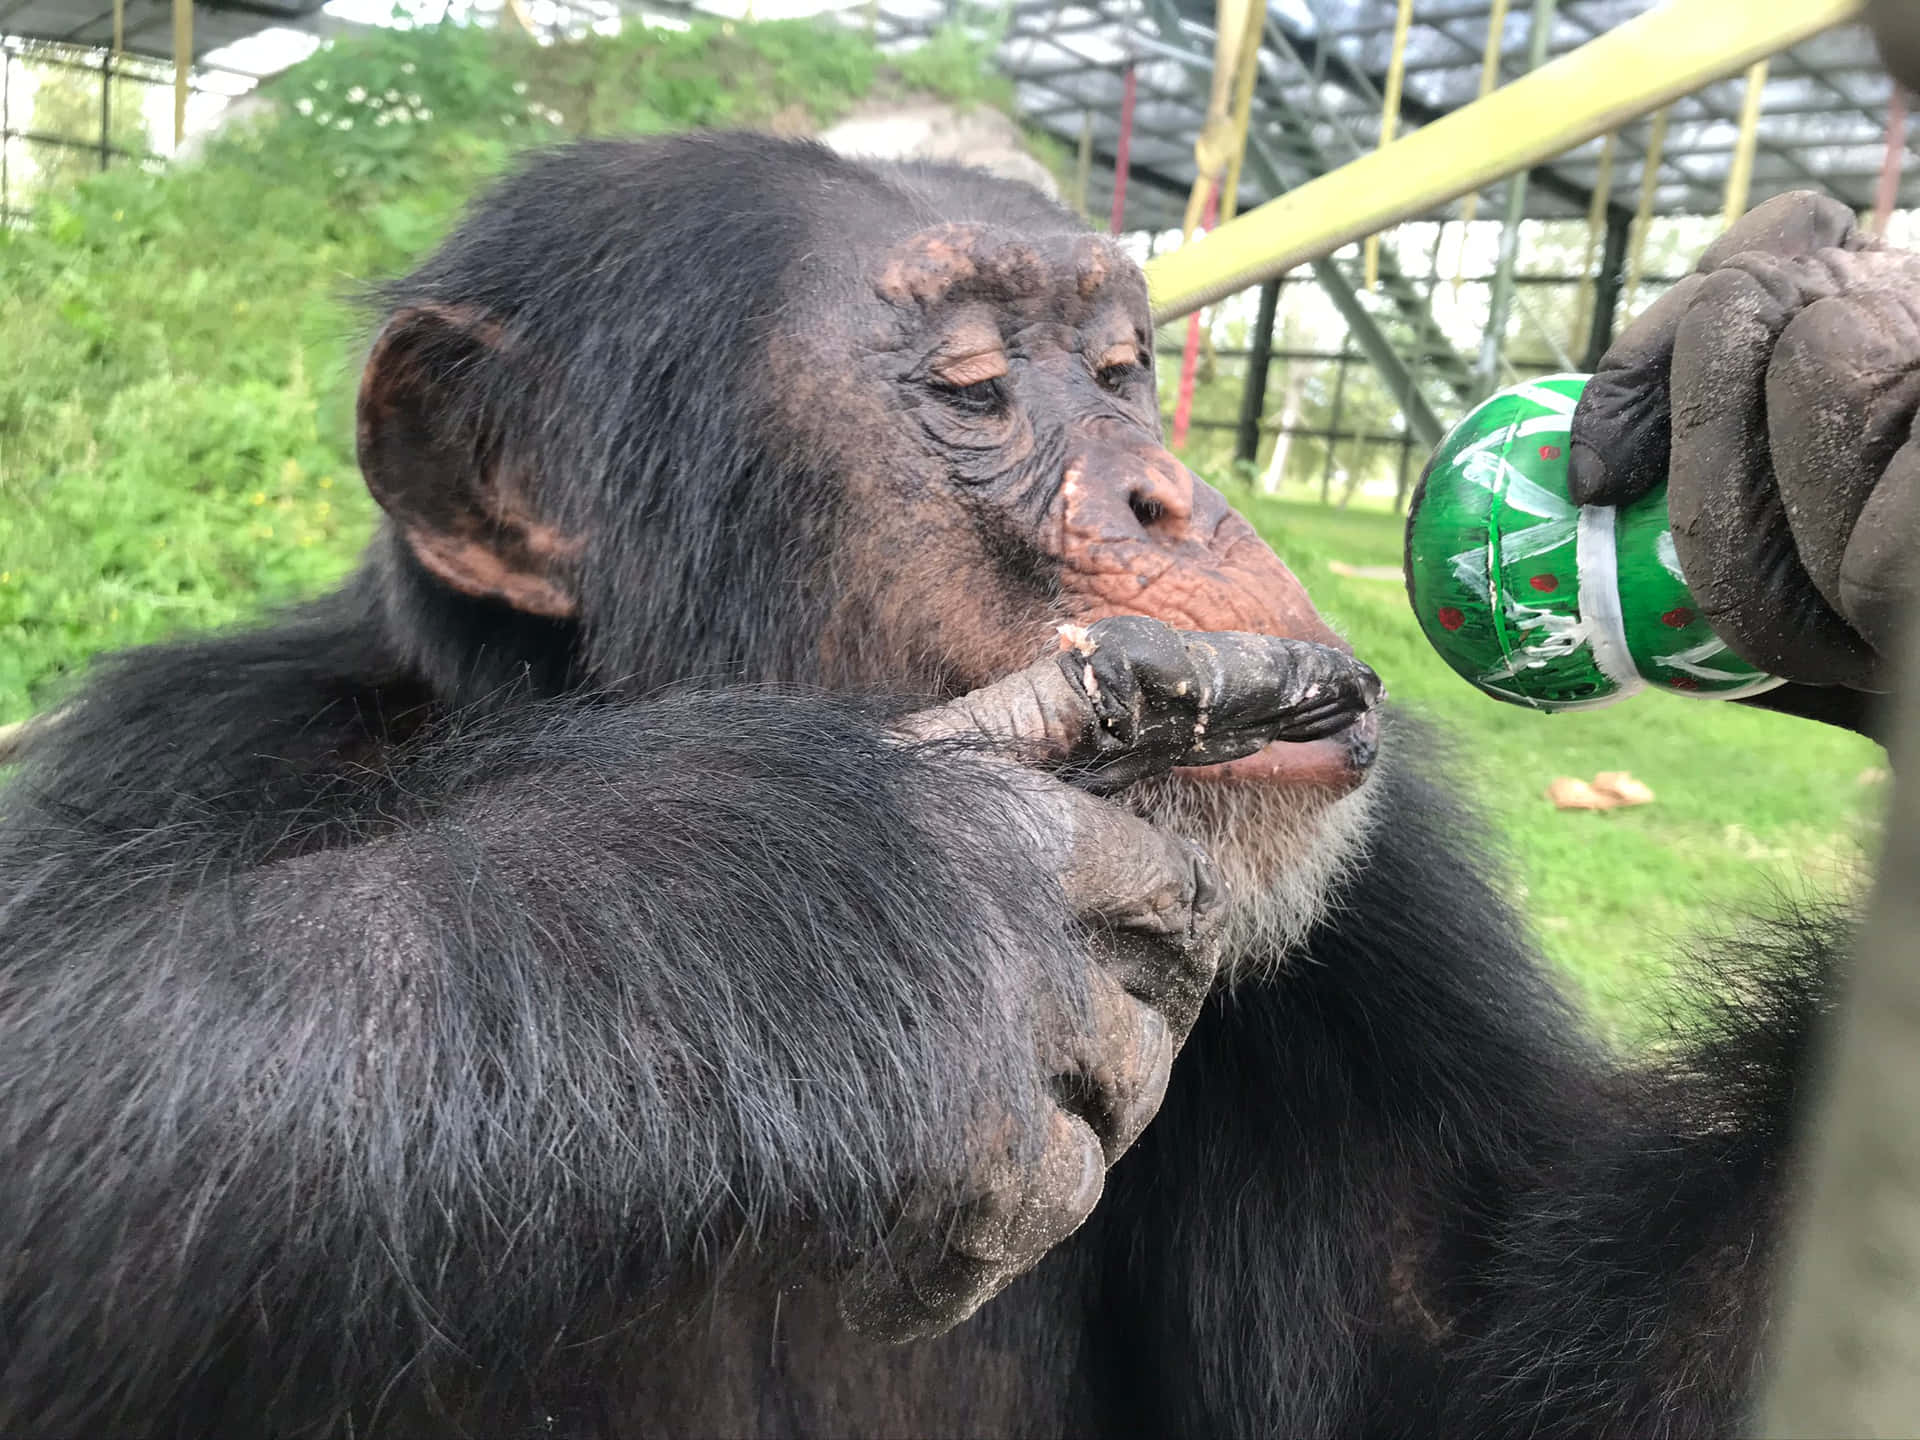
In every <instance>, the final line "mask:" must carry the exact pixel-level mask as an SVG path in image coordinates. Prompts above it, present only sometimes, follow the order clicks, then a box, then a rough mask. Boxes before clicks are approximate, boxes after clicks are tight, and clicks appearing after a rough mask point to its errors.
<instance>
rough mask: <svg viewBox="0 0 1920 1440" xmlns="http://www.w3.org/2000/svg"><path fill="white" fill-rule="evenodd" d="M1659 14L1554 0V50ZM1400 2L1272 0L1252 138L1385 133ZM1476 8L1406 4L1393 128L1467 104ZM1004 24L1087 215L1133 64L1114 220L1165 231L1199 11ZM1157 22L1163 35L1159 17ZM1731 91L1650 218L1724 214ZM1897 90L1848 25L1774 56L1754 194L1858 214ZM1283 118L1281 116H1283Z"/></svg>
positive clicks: (1915, 173)
mask: <svg viewBox="0 0 1920 1440" xmlns="http://www.w3.org/2000/svg"><path fill="white" fill-rule="evenodd" d="M1653 3H1654V0H1561V3H1560V5H1559V12H1558V14H1557V15H1556V17H1555V21H1554V28H1553V33H1552V36H1551V40H1550V43H1549V46H1548V51H1549V54H1550V55H1555V56H1557V55H1561V54H1564V53H1566V52H1567V51H1569V50H1573V49H1575V48H1578V47H1579V46H1580V45H1582V44H1585V43H1586V42H1587V41H1588V40H1590V39H1592V38H1593V37H1594V36H1595V35H1596V34H1599V33H1601V32H1602V31H1604V30H1607V29H1610V28H1612V27H1613V26H1615V25H1618V24H1620V23H1622V22H1623V21H1625V20H1627V19H1630V18H1632V17H1633V16H1635V15H1638V14H1640V13H1642V12H1644V11H1646V10H1649V9H1651V8H1652V7H1653ZM1727 3H1728V4H1730V5H1737V4H1740V3H1742V0H1727ZM1395 8H1396V7H1395V0H1276V3H1275V4H1274V5H1273V7H1272V9H1271V11H1270V13H1269V16H1268V21H1267V36H1266V40H1265V42H1264V44H1263V46H1262V51H1261V57H1260V69H1259V83H1258V86H1257V91H1256V98H1255V103H1254V118H1253V126H1252V133H1253V134H1254V135H1257V136H1260V137H1261V138H1262V139H1263V140H1264V141H1265V143H1266V144H1267V145H1268V146H1269V147H1270V149H1271V150H1272V151H1273V152H1274V153H1275V154H1276V155H1277V156H1279V157H1281V158H1284V157H1286V156H1287V155H1289V154H1292V155H1295V156H1297V157H1298V158H1300V159H1301V160H1303V161H1304V160H1308V159H1310V158H1311V157H1309V156H1306V155H1304V154H1302V153H1301V151H1300V147H1299V146H1298V145H1297V144H1296V143H1295V142H1294V141H1293V140H1291V139H1290V138H1289V134H1290V133H1292V134H1298V133H1299V129H1298V127H1299V126H1300V125H1302V124H1305V125H1307V126H1309V127H1311V128H1310V132H1309V133H1311V134H1312V136H1313V137H1314V139H1315V140H1316V142H1317V148H1318V149H1319V150H1320V151H1322V152H1331V151H1335V150H1340V149H1343V148H1344V147H1345V146H1346V144H1347V143H1348V142H1349V141H1351V142H1353V143H1356V144H1358V145H1359V146H1361V147H1365V148H1371V146H1372V145H1373V144H1374V143H1375V142H1376V140H1377V137H1378V134H1379V123H1380V115H1379V91H1380V88H1381V86H1382V84H1383V83H1384V79H1385V70H1386V67H1387V63H1388V59H1389V53H1388V52H1389V49H1390V47H1391V43H1392V32H1393V25H1394V12H1395ZM1489 11H1490V5H1489V3H1488V0H1458V3H1448V0H1421V3H1418V4H1416V6H1415V8H1414V19H1413V26H1412V31H1411V34H1410V36H1409V40H1408V46H1407V55H1406V81H1405V94H1404V99H1403V101H1402V109H1401V125H1402V128H1403V131H1404V130H1407V129H1412V128H1416V127H1418V126H1420V125H1423V124H1427V123H1430V122H1431V121H1432V120H1434V119H1437V118H1438V117H1439V116H1441V115H1445V114H1447V113H1449V112H1451V111H1453V110H1456V109H1458V108H1459V107H1461V106H1462V105H1465V104H1467V103H1469V102H1470V101H1471V100H1472V99H1473V98H1474V96H1475V94H1476V93H1477V91H1478V87H1479V77H1480V63H1481V52H1482V47H1483V46H1484V43H1485V40H1486V29H1487V21H1488V16H1489ZM1156 12H1158V14H1156ZM957 13H958V12H957V10H956V7H955V6H954V5H953V4H952V3H949V0H881V3H880V9H879V14H880V23H881V27H882V28H881V34H882V37H883V39H884V40H885V41H886V42H887V43H889V44H890V45H906V44H910V43H913V42H914V41H916V40H918V39H920V38H923V37H925V36H927V35H929V34H931V33H932V32H933V31H934V30H935V29H937V28H938V27H939V26H940V25H942V24H944V23H947V22H949V21H950V20H952V19H954V18H956V15H957ZM1005 14H1006V31H1005V35H1004V39H1003V40H1002V43H1001V46H1000V50H999V59H1000V64H1001V67H1002V69H1003V70H1004V71H1005V73H1006V75H1007V76H1008V78H1009V79H1010V80H1011V81H1012V83H1013V86H1014V94H1015V100H1016V105H1017V108H1018V109H1019V111H1020V113H1021V115H1022V117H1023V118H1024V119H1025V120H1026V121H1027V122H1028V123H1030V124H1032V125H1034V126H1035V127H1036V128H1037V129H1039V130H1041V131H1043V132H1045V133H1047V134H1049V135H1051V136H1052V137H1053V138H1055V139H1056V140H1058V141H1059V142H1060V143H1062V144H1064V145H1066V146H1068V147H1069V148H1071V147H1073V146H1075V145H1077V144H1078V142H1079V139H1080V132H1081V126H1082V124H1083V123H1087V124H1090V125H1091V127H1092V132H1093V146H1092V148H1093V155H1094V162H1095V176H1094V180H1093V182H1092V184H1091V185H1090V204H1091V203H1093V202H1095V201H1098V200H1101V199H1104V198H1105V197H1107V196H1110V195H1111V193H1112V183H1113V182H1112V163H1113V159H1112V157H1113V153H1114V149H1115V142H1116V140H1117V138H1118V122H1119V108H1120V101H1119V97H1120V88H1121V84H1122V74H1123V72H1124V70H1125V68H1126V66H1127V65H1128V64H1129V63H1130V62H1131V63H1132V64H1134V65H1135V67H1136V80H1137V85H1138V92H1137V93H1138V100H1137V105H1136V112H1135V122H1134V132H1133V166H1132V169H1133V180H1134V182H1135V183H1134V184H1133V185H1132V186H1130V187H1129V191H1128V207H1127V208H1128V223H1129V225H1130V226H1132V227H1134V228H1143V229H1163V228H1172V227H1174V226H1177V225H1178V223H1179V220H1180V215H1181V212H1182V210H1183V207H1184V199H1185V194H1186V191H1187V190H1188V188H1189V187H1190V186H1191V185H1192V182H1193V175H1194V164H1193V154H1192V150H1193V141H1194V139H1195V137H1196V136H1197V135H1198V133H1199V130H1200V125H1201V121H1202V118H1203V116H1204V96H1203V94H1199V93H1196V91H1195V89H1194V87H1192V86H1190V85H1188V84H1185V83H1183V78H1184V77H1183V76H1182V73H1181V72H1186V71H1195V72H1197V73H1199V74H1200V75H1205V74H1206V73H1208V72H1210V70H1211V66H1212V58H1213V29H1212V22H1213V7H1212V5H1211V3H1210V0H1017V3H1015V4H1013V5H1012V6H1011V7H1010V9H1008V10H1007V11H1006V12H1005ZM1169 18H1171V20H1172V22H1173V26H1174V29H1173V32H1172V33H1171V34H1169V30H1168V26H1167V25H1166V24H1165V23H1164V22H1165V21H1166V20H1167V19H1169ZM1527 24H1528V17H1527V16H1526V15H1525V14H1524V13H1521V12H1520V7H1515V11H1514V13H1512V14H1510V16H1509V18H1508V21H1507V27H1506V35H1505V46H1504V55H1503V60H1502V77H1503V79H1511V78H1514V77H1515V76H1517V75H1518V74H1519V73H1520V70H1521V68H1522V67H1523V65H1524V57H1525V51H1526V39H1527V37H1526V27H1527ZM1742 83H1743V82H1741V81H1740V80H1738V79H1735V80H1729V81H1723V82H1721V83H1719V84H1716V85H1711V86H1708V87H1706V88H1705V89H1704V90H1701V91H1699V92H1697V93H1695V94H1694V95H1690V96H1688V97H1686V98H1685V99H1683V100H1679V101H1676V102H1675V103H1674V105H1673V106H1672V107H1671V111H1670V115H1669V125H1668V132H1667V139H1666V146H1665V149H1664V152H1663V154H1662V157H1661V164H1660V178H1659V181H1658V185H1657V189H1656V195H1655V204H1654V211H1655V213H1656V214H1657V215H1661V216H1678V215H1714V214H1718V213H1719V211H1720V208H1721V205H1722V201H1723V193H1724V186H1725V182H1726V173H1727V168H1728V164H1729V162H1730V160H1731V155H1732V151H1733V143H1734V135H1735V132H1736V130H1737V127H1738V119H1737V117H1738V115H1739V110H1740V104H1741V98H1742V90H1741V86H1742ZM1891 94H1892V82H1891V81H1890V80H1889V79H1888V78H1887V76H1886V75H1885V73H1884V72H1883V71H1882V70H1881V69H1880V66H1879V61H1878V57H1877V55H1876V53H1875V51H1874V48H1873V41H1872V38H1871V37H1870V36H1869V35H1868V34H1867V32H1866V31H1865V29H1864V27H1861V26H1857V25H1856V26H1849V27H1845V28H1843V29H1840V30H1836V31H1832V32H1829V33H1827V34H1825V35H1821V36H1819V37H1817V38H1816V39H1814V40H1811V41H1808V42H1807V43H1805V44H1803V45H1800V46H1798V47H1796V48H1794V49H1792V50H1789V51H1787V52H1786V53H1785V54H1783V55H1780V56H1778V57H1776V58H1775V59H1774V61H1773V62H1772V64H1771V66H1770V68H1769V73H1768V81H1767V89H1766V95H1767V97H1768V102H1769V103H1767V104H1766V105H1765V106H1764V108H1763V110H1762V112H1761V122H1760V132H1759V145H1758V154H1757V157H1756V160H1755V165H1754V175H1753V184H1752V192H1751V193H1752V199H1753V200H1754V201H1755V202H1757V201H1759V200H1762V199H1765V198H1766V197H1767V196H1769V195H1772V194H1775V193H1778V192H1780V191H1782V190H1789V189H1798V188H1803V187H1808V186H1817V187H1819V188H1822V189H1824V190H1826V191H1827V192H1828V193H1830V194H1834V195H1836V196H1838V197H1839V198H1840V199H1842V200H1844V201H1845V202H1847V203H1848V204H1850V205H1853V206H1854V207H1856V208H1858V209H1863V210H1864V209H1866V208H1868V207H1869V206H1870V204H1871V201H1872V196H1873V190H1874V184H1875V182H1876V180H1877V178H1878V176H1879V173H1880V167H1881V160H1882V156H1883V153H1884V152H1883V147H1884V143H1885V130H1886V108H1887V104H1888V101H1889V99H1890V97H1891ZM1283 110H1285V111H1288V112H1291V113H1289V114H1287V115H1286V116H1285V118H1284V123H1283V121H1282V115H1281V112H1282V111H1283ZM1647 128H1648V122H1646V121H1641V122H1638V123H1636V124H1633V125H1629V126H1627V127H1625V128H1624V129H1623V131H1622V132H1621V133H1620V135H1619V137H1618V143H1617V149H1616V154H1615V159H1614V168H1613V183H1612V197H1613V198H1612V200H1611V202H1610V209H1611V210H1612V212H1613V213H1614V214H1615V216H1620V215H1623V214H1625V213H1626V212H1628V211H1629V210H1630V209H1631V203H1630V202H1631V201H1632V200H1633V198H1634V197H1636V196H1637V194H1638V192H1639V189H1640V183H1641V170H1642V168H1643V165H1644V162H1645V156H1646V134H1647ZM1599 151H1600V146H1599V142H1597V141H1596V142H1592V143H1590V144H1588V145H1584V146H1582V147H1580V148H1579V149H1577V150H1574V151H1572V152H1570V153H1568V154H1566V155H1563V156H1561V157H1559V158H1558V159H1556V160H1555V161H1554V162H1552V163H1551V164H1550V165H1546V166H1542V167H1540V168H1539V169H1537V170H1535V171H1533V172H1532V176H1531V182H1532V183H1531V184H1530V186H1529V192H1528V206H1527V214H1528V216H1529V218H1533V219H1580V218H1584V217H1585V215H1586V214H1587V211H1588V207H1589V204H1590V201H1591V195H1592V187H1593V185H1594V183H1595V181H1596V178H1597V171H1598V159H1599ZM1909 171H1910V173H1909V174H1908V175H1906V176H1905V178H1904V179H1903V181H1902V184H1901V187H1900V194H1899V203H1900V205H1901V206H1902V207H1903V208H1916V207H1920V169H1914V168H1913V167H1909ZM1268 193H1269V192H1266V191H1265V187H1264V186H1263V185H1262V184H1260V183H1259V181H1258V179H1257V177H1255V176H1254V175H1253V174H1251V173H1250V172H1249V173H1246V174H1244V175H1243V192H1242V198H1241V206H1242V208H1243V209H1244V208H1246V207H1248V206H1249V205H1251V204H1255V203H1258V202H1259V201H1260V200H1262V199H1265V198H1268ZM1094 208H1096V209H1097V208H1100V206H1098V205H1097V204H1095V205H1094ZM1436 218H1437V217H1436Z"/></svg>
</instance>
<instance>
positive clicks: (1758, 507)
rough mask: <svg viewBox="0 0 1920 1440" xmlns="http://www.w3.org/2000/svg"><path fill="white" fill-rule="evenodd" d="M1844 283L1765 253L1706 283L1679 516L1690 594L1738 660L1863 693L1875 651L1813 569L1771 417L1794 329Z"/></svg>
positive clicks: (1682, 430)
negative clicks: (1784, 486)
mask: <svg viewBox="0 0 1920 1440" xmlns="http://www.w3.org/2000/svg"><path fill="white" fill-rule="evenodd" d="M1837 253H1838V252H1833V251H1828V252H1825V254H1826V255H1828V256H1833V255H1836V254H1837ZM1838 288H1839V281H1838V279H1837V278H1836V274H1835V267H1834V266H1831V265H1828V264H1824V263H1820V261H1819V260H1818V259H1817V258H1808V259H1803V260H1799V261H1785V260H1780V259H1777V258H1775V257H1773V256H1769V255H1763V254H1758V253H1748V254H1743V255H1741V256H1740V257H1738V259H1737V260H1736V261H1735V262H1734V263H1733V264H1731V265H1728V266H1726V267H1724V268H1722V269H1719V270H1716V271H1714V272H1713V273H1712V274H1711V275H1708V276H1706V277H1705V279H1704V281H1703V283H1702V285H1701V287H1700V290H1699V293H1698V295H1697V296H1696V297H1695V299H1694V302H1693V304H1692V305H1691V307H1690V308H1689V309H1688V311H1687V314H1686V316H1685V317H1684V319H1683V320H1682V322H1681V325H1680V331H1679V334H1678V336H1677V338H1676V340H1675V344H1674V352H1673V370H1672V388H1673V446H1672V456H1671V462H1670V467H1669V473H1668V477H1667V478H1668V490H1667V514H1668V518H1669V520H1670V522H1671V525H1672V531H1673V543H1674V551H1675V554H1676V557H1677V559H1678V560H1679V565H1680V569H1681V571H1682V572H1683V573H1684V574H1685V575H1686V577H1687V588H1688V589H1690V590H1691V591H1692V592H1693V595H1694V599H1695V600H1696V601H1697V602H1698V605H1699V608H1700V612H1701V614H1703V615H1704V616H1706V618H1707V620H1708V621H1709V623H1711V624H1712V626H1713V628H1714V631H1715V633H1716V634H1718V635H1719V636H1720V638H1721V639H1722V640H1724V641H1726V643H1727V645H1728V646H1729V647H1730V648H1731V649H1732V650H1733V651H1734V652H1735V653H1736V654H1738V655H1740V656H1741V657H1742V658H1743V659H1745V660H1747V661H1748V662H1749V663H1750V664H1753V665H1757V666H1759V667H1760V668H1761V669H1763V670H1767V671H1769V672H1770V673H1772V674H1775V675H1780V676H1783V677H1785V678H1786V679H1789V680H1798V681H1804V682H1807V683H1809V684H1816V685H1832V684H1841V685H1856V686H1857V685H1859V684H1860V683H1861V682H1862V681H1863V680H1864V679H1865V678H1866V677H1867V676H1868V675H1869V674H1870V673H1871V670H1872V665H1873V653H1872V651H1871V650H1870V649H1869V648H1868V647H1867V646H1866V645H1865V644H1864V643H1863V642H1862V641H1861V640H1860V638H1859V637H1858V636H1857V635H1855V634H1854V633H1853V631H1852V630H1851V629H1850V628H1849V627H1848V626H1847V624H1846V622H1845V621H1844V620H1843V619H1841V617H1840V616H1839V615H1838V614H1837V613H1836V612H1835V611H1834V610H1833V608H1832V607H1831V606H1829V605H1828V604H1827V602H1826V600H1825V599H1824V598H1823V597H1822V596H1821V594H1820V592H1819V590H1817V589H1816V588H1815V587H1814V584H1813V582H1812V580H1810V579H1809V578H1808V576H1807V573H1806V571H1805V570H1804V569H1802V568H1801V565H1800V560H1799V557H1798V553H1797V551H1796V547H1795V543H1794V536H1793V528H1792V526H1791V524H1790V523H1789V521H1788V519H1787V513H1786V508H1785V506H1784V505H1783V504H1782V502H1781V497H1780V492H1779V489H1778V487H1777V486H1776V484H1775V483H1774V473H1773V462H1772V458H1771V451H1770V448H1769V435H1768V429H1767V409H1766V384H1767V380H1766V377H1767V368H1768V363H1769V361H1770V359H1771V357H1772V354H1773V350H1774V346H1775V344H1776V343H1777V342H1778V340H1779V337H1780V335H1781V333H1782V332H1783V331H1784V330H1785V329H1786V327H1787V323H1788V321H1789V320H1790V319H1791V318H1792V317H1793V316H1794V315H1795V314H1797V313H1798V312H1799V310H1800V309H1801V307H1802V305H1803V304H1805V303H1807V302H1809V301H1811V300H1813V299H1816V298H1821V297H1823V296H1826V295H1831V294H1833V293H1835V292H1836V291H1837V290H1838Z"/></svg>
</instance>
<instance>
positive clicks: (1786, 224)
mask: <svg viewBox="0 0 1920 1440" xmlns="http://www.w3.org/2000/svg"><path fill="white" fill-rule="evenodd" d="M1880 243H1881V242H1880V238H1879V237H1878V236H1877V235H1875V234H1874V233H1873V232H1872V231H1870V230H1862V229H1861V228H1860V225H1859V222H1858V220H1857V219H1856V218H1855V216H1854V213H1853V211H1852V210H1850V209H1848V208H1847V206H1845V205H1843V204H1842V203H1841V202H1840V201H1838V200H1836V199H1834V198H1833V197H1832V196H1831V195H1823V194H1821V193H1820V192H1819V191H1818V190H1790V191H1788V192H1787V193H1786V194H1784V195H1775V196H1774V197H1773V198H1772V199H1770V200H1764V201H1762V202H1761V203H1760V204H1758V205H1756V206H1754V207H1753V209H1751V210H1749V211H1748V212H1747V213H1746V214H1745V215H1742V216H1741V217H1740V218H1739V219H1738V220H1736V221H1735V222H1734V223H1733V224H1732V225H1730V226H1728V227H1727V230H1726V232H1725V233H1724V234H1722V235H1721V236H1720V237H1719V238H1718V239H1716V240H1715V241H1714V242H1713V243H1712V244H1711V245H1709V246H1707V248H1706V249H1705V250H1703V251H1701V252H1700V263H1699V264H1697V265H1695V266H1694V267H1693V268H1694V270H1695V272H1696V273H1698V274H1701V275H1704V274H1706V273H1707V272H1709V271H1712V270H1718V269H1719V268H1720V267H1721V266H1723V265H1726V264H1729V263H1731V262H1732V261H1733V260H1734V259H1735V258H1737V257H1738V256H1741V255H1748V254H1758V255H1774V256H1778V257H1779V258H1781V259H1783V260H1790V259H1792V258H1793V257H1794V256H1796V255H1811V254H1812V253H1813V252H1814V251H1816V250H1834V249H1839V250H1874V249H1878V248H1879V247H1880Z"/></svg>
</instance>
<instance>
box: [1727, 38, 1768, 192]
mask: <svg viewBox="0 0 1920 1440" xmlns="http://www.w3.org/2000/svg"><path fill="white" fill-rule="evenodd" d="M1766 93H1767V62H1766V61H1764V60H1761V61H1759V62H1758V63H1756V64H1755V65H1754V67H1753V68H1752V69H1751V70H1749V71H1747V100H1746V104H1744V105H1743V106H1741V108H1740V136H1739V138H1738V139H1737V140H1735V141H1734V143H1733V163H1732V164H1731V165H1729V166H1728V167H1727V216H1726V218H1727V224H1729V225H1731V224H1733V222H1734V221H1736V220H1738V219H1739V218H1740V217H1741V216H1742V215H1744V214H1746V213H1747V192H1748V191H1750V190H1751V189H1752V188H1753V152H1754V150H1755V148H1756V147H1757V146H1758V145H1759V143H1760V101H1761V97H1762V96H1764V95H1765V94H1766Z"/></svg>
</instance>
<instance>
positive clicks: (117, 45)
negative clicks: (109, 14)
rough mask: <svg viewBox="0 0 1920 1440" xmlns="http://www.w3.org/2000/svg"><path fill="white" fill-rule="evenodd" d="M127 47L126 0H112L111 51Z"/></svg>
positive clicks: (116, 53) (115, 51)
mask: <svg viewBox="0 0 1920 1440" xmlns="http://www.w3.org/2000/svg"><path fill="white" fill-rule="evenodd" d="M126 48H127V0H113V53H114V54H115V55H116V56H117V55H119V53H120V52H121V51H122V50H125V49H126Z"/></svg>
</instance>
